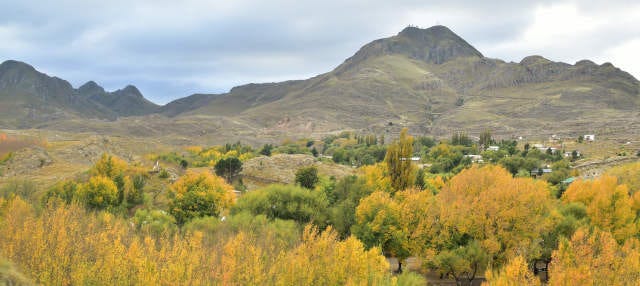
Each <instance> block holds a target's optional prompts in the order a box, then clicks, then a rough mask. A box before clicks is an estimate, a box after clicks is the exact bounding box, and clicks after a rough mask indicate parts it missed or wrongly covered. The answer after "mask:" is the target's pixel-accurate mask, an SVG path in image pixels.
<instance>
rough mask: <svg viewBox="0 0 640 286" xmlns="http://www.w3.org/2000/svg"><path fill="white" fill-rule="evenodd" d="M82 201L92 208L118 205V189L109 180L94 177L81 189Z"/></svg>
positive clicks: (102, 177)
mask: <svg viewBox="0 0 640 286" xmlns="http://www.w3.org/2000/svg"><path fill="white" fill-rule="evenodd" d="M80 200H81V201H82V202H83V203H85V204H86V205H87V206H88V207H90V208H98V209H102V208H107V207H114V206H117V205H118V203H119V202H118V187H117V186H116V184H115V183H114V182H113V181H112V180H111V179H109V178H107V177H104V176H94V177H91V178H90V179H89V182H87V183H86V184H83V185H82V187H81V189H80Z"/></svg>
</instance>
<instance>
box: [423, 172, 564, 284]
mask: <svg viewBox="0 0 640 286" xmlns="http://www.w3.org/2000/svg"><path fill="white" fill-rule="evenodd" d="M436 200H437V205H438V207H437V208H436V211H432V212H434V213H435V214H434V216H435V217H433V218H431V219H425V220H421V221H423V222H422V224H424V226H421V227H418V228H417V229H421V230H420V232H422V234H420V236H418V237H425V238H426V239H424V240H425V242H423V243H420V244H421V245H424V247H423V249H422V251H421V252H420V253H421V256H422V257H423V258H424V259H425V262H426V264H427V265H429V266H430V267H431V268H435V269H439V270H440V271H442V273H450V274H451V275H452V276H454V277H457V279H461V278H465V279H468V280H471V279H473V278H474V276H475V273H477V272H478V271H482V269H483V268H484V267H485V266H486V265H487V263H486V262H489V265H492V266H494V267H499V266H500V265H503V264H504V263H506V262H507V261H508V260H509V259H510V258H512V257H515V256H516V255H522V256H523V257H524V258H525V259H527V260H529V259H533V258H538V257H540V256H541V255H542V247H543V245H542V242H543V241H542V234H543V233H547V232H548V231H549V230H550V229H551V227H552V224H551V220H549V218H548V214H549V212H550V210H551V206H552V202H553V200H552V197H551V192H550V190H549V189H548V186H547V185H546V183H544V182H542V181H535V180H533V179H529V178H526V179H525V178H513V177H512V176H511V174H510V173H509V172H507V171H506V170H505V169H503V168H502V167H499V166H486V167H483V168H478V167H477V166H474V167H471V168H469V169H466V170H463V171H462V172H460V173H459V174H458V175H456V176H455V177H453V178H452V179H451V180H450V181H449V183H448V184H447V185H446V186H445V187H444V188H443V189H442V191H441V192H440V193H438V194H437V195H436ZM434 221H436V222H437V223H434Z"/></svg>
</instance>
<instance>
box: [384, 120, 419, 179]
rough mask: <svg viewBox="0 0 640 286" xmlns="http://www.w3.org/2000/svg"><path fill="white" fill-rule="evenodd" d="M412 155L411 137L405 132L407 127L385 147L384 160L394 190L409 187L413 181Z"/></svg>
mask: <svg viewBox="0 0 640 286" xmlns="http://www.w3.org/2000/svg"><path fill="white" fill-rule="evenodd" d="M412 155H413V137H411V136H410V135H408V134H407V128H403V129H402V131H401V132H400V138H399V139H398V140H397V141H395V142H394V143H393V144H391V145H389V147H388V148H387V155H386V156H385V158H384V161H385V163H386V165H387V171H388V176H389V178H390V179H391V187H392V189H393V191H394V192H397V191H401V190H404V189H407V188H409V187H410V186H412V185H413V183H414V182H415V179H414V177H415V166H413V164H412V163H411V157H412Z"/></svg>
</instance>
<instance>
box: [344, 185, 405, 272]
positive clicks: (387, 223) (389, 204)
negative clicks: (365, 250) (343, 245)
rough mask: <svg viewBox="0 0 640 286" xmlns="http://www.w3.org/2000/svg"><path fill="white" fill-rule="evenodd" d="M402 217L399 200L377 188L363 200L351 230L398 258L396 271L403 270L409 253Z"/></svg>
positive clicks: (366, 242) (368, 245) (372, 244)
mask: <svg viewBox="0 0 640 286" xmlns="http://www.w3.org/2000/svg"><path fill="white" fill-rule="evenodd" d="M401 219H402V218H401V217H400V206H399V205H398V203H397V202H395V201H394V200H393V199H392V198H391V197H390V195H389V194H388V193H385V192H379V191H378V192H374V193H372V194H371V195H369V196H368V197H366V198H364V199H362V200H361V201H360V204H359V205H358V208H357V209H356V224H355V225H354V226H353V227H352V229H351V231H352V233H353V234H354V235H355V236H356V237H358V238H359V239H360V240H361V241H362V242H363V243H364V244H365V245H366V246H367V247H374V246H378V247H380V248H382V250H383V251H384V252H385V253H386V254H388V255H391V256H394V257H397V258H398V262H399V263H398V269H397V272H402V261H403V260H404V259H405V258H407V257H409V255H410V253H409V249H408V248H407V244H406V243H405V239H406V235H405V234H404V233H403V229H402V227H401Z"/></svg>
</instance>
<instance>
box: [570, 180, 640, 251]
mask: <svg viewBox="0 0 640 286" xmlns="http://www.w3.org/2000/svg"><path fill="white" fill-rule="evenodd" d="M562 201H563V202H565V203H581V204H583V205H584V206H585V207H586V211H587V216H588V217H589V221H590V224H591V225H593V226H596V227H598V228H600V229H602V230H605V231H609V232H611V234H612V235H613V237H614V238H615V239H616V240H618V242H623V241H624V240H625V239H627V238H629V237H631V236H633V235H636V234H637V229H638V226H637V224H636V211H635V210H634V198H633V197H631V196H630V195H629V189H628V188H627V186H626V185H618V180H617V178H615V177H611V176H607V175H604V176H602V177H600V178H598V179H595V180H592V181H585V180H578V181H575V182H573V183H572V184H571V185H570V186H569V188H567V190H566V191H565V192H564V194H563V195H562Z"/></svg>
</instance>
